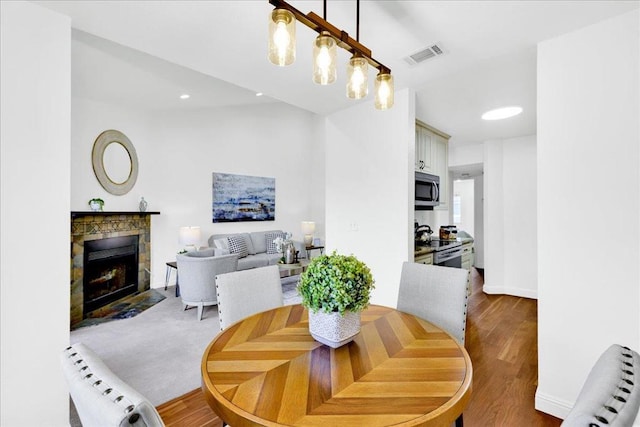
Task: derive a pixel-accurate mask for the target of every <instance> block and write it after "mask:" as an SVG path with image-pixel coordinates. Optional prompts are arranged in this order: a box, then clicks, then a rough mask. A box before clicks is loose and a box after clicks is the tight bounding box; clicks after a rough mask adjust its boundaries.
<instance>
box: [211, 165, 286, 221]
mask: <svg viewBox="0 0 640 427" xmlns="http://www.w3.org/2000/svg"><path fill="white" fill-rule="evenodd" d="M212 190H213V203H212V209H213V216H212V219H213V222H240V221H274V220H275V218H276V179H275V178H265V177H261V176H247V175H234V174H230V173H217V172H214V173H213V186H212Z"/></svg>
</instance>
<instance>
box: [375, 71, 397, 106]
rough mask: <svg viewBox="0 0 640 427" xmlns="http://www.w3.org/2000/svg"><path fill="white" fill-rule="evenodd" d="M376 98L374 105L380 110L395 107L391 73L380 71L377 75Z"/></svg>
mask: <svg viewBox="0 0 640 427" xmlns="http://www.w3.org/2000/svg"><path fill="white" fill-rule="evenodd" d="M375 86H376V87H375V91H376V99H375V102H374V105H375V107H376V109H378V110H386V109H388V108H391V107H393V101H394V99H393V76H392V75H391V74H389V73H382V72H381V73H379V74H378V75H377V76H376V85H375Z"/></svg>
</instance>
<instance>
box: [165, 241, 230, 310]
mask: <svg viewBox="0 0 640 427" xmlns="http://www.w3.org/2000/svg"><path fill="white" fill-rule="evenodd" d="M212 253H213V251H212V250H205V251H195V252H187V253H186V254H178V255H176V261H177V263H178V273H179V274H180V297H181V298H182V303H183V304H184V309H185V310H186V309H187V308H188V307H189V306H196V307H198V320H202V312H203V310H204V307H205V306H210V305H216V304H217V303H218V300H217V298H216V275H218V274H222V273H229V272H232V271H236V270H237V269H238V256H237V255H233V254H232V255H221V256H213V255H212Z"/></svg>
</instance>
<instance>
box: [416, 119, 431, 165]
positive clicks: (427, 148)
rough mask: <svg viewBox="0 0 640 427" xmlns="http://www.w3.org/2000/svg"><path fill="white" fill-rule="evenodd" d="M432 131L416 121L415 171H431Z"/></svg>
mask: <svg viewBox="0 0 640 427" xmlns="http://www.w3.org/2000/svg"><path fill="white" fill-rule="evenodd" d="M432 135H433V134H432V132H431V131H430V130H428V129H427V128H425V127H424V126H421V125H420V124H418V123H416V168H415V169H416V171H418V172H427V173H433V168H432V164H431V159H432V157H431V140H432Z"/></svg>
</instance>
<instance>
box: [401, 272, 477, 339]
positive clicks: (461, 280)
mask: <svg viewBox="0 0 640 427" xmlns="http://www.w3.org/2000/svg"><path fill="white" fill-rule="evenodd" d="M468 275H469V272H468V271H467V270H465V269H463V268H453V267H441V266H437V265H425V264H418V263H415V262H405V263H404V264H403V265H402V275H401V277H400V291H399V294H398V310H400V311H404V312H406V313H410V314H413V315H415V316H418V317H421V318H423V319H425V320H427V321H429V322H431V323H433V324H434V325H436V326H438V327H440V328H442V329H444V330H445V331H447V332H448V333H449V334H450V335H452V336H453V337H454V338H456V339H457V340H458V342H460V343H461V344H464V335H465V329H466V325H467V278H468Z"/></svg>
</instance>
